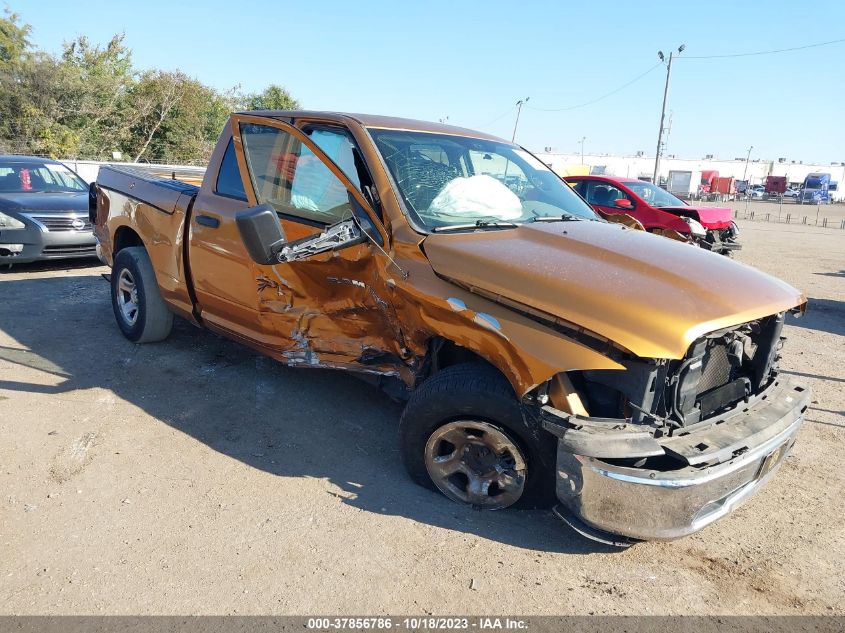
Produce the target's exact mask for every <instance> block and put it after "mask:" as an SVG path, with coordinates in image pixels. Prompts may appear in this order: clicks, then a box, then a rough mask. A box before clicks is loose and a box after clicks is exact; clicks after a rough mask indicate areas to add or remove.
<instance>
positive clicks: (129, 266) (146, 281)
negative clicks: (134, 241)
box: [111, 246, 173, 343]
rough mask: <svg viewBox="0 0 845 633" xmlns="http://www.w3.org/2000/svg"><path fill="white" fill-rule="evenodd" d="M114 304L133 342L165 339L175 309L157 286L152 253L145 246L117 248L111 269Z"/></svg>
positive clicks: (118, 322) (127, 335) (124, 330)
mask: <svg viewBox="0 0 845 633" xmlns="http://www.w3.org/2000/svg"><path fill="white" fill-rule="evenodd" d="M111 304H112V309H113V310H114V318H115V320H116V321H117V326H118V327H119V328H120V331H121V332H123V336H125V337H126V338H128V339H129V340H130V341H132V342H133V343H156V342H158V341H163V340H164V339H166V338H167V336H168V335H169V334H170V330H171V329H172V328H173V313H172V312H171V311H170V310H169V309H168V308H167V305H166V304H165V303H164V300H163V299H162V298H161V293H160V292H159V289H158V282H157V281H156V276H155V272H154V271H153V265H152V263H151V262H150V256H149V255H147V251H146V250H145V249H144V248H143V247H142V246H132V247H129V248H124V249H123V250H121V251H118V253H117V255H116V256H115V258H114V265H113V266H112V272H111Z"/></svg>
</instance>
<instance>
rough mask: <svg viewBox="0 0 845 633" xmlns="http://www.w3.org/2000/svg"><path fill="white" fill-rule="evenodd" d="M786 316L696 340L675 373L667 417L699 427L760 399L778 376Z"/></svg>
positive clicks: (755, 322) (669, 396)
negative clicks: (730, 408)
mask: <svg viewBox="0 0 845 633" xmlns="http://www.w3.org/2000/svg"><path fill="white" fill-rule="evenodd" d="M783 320H784V314H783V313H780V314H775V315H772V316H770V317H765V318H763V319H759V320H757V321H752V322H750V323H745V324H743V325H740V326H737V327H736V328H734V329H733V330H730V331H726V332H724V333H721V334H713V335H710V336H709V337H702V338H700V339H698V340H697V341H696V342H695V343H694V344H693V345H692V346H691V347H690V350H689V352H688V353H687V355H686V357H685V358H684V360H683V361H681V362H680V363H678V364H677V365H675V366H674V368H671V369H670V370H669V371H670V374H669V381H668V383H667V384H668V386H669V387H668V393H667V402H669V403H670V405H669V406H668V407H667V413H671V414H672V415H673V417H674V418H675V419H676V420H677V421H678V422H680V423H681V424H682V425H689V424H695V423H696V422H698V421H699V420H702V419H706V418H707V417H709V416H710V415H712V414H713V413H716V412H718V411H721V410H723V409H724V408H725V407H728V406H730V405H732V404H734V403H736V402H737V401H738V400H741V399H742V398H744V397H746V396H748V395H751V394H754V393H757V392H758V391H759V390H761V389H762V388H764V387H765V385H766V384H768V382H769V381H770V379H771V377H772V375H773V373H776V372H777V367H776V360H777V351H778V349H779V347H780V343H781V337H780V333H781V330H782V328H783Z"/></svg>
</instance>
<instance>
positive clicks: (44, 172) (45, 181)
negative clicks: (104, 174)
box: [0, 161, 88, 193]
mask: <svg viewBox="0 0 845 633" xmlns="http://www.w3.org/2000/svg"><path fill="white" fill-rule="evenodd" d="M87 189H88V185H86V184H85V182H84V181H83V180H82V179H81V178H80V177H79V176H77V175H76V174H75V173H73V172H72V171H71V170H70V169H68V168H67V167H65V166H64V165H62V164H61V163H36V162H32V161H26V162H3V163H0V193H54V192H55V193H78V192H81V191H86V190H87Z"/></svg>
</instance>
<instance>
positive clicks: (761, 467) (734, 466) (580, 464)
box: [557, 381, 811, 540]
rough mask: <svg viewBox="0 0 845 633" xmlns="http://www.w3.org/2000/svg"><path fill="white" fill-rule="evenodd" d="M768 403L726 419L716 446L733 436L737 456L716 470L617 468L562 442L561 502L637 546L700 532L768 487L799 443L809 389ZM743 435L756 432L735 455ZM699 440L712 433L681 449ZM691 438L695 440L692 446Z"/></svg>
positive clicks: (784, 392)
mask: <svg viewBox="0 0 845 633" xmlns="http://www.w3.org/2000/svg"><path fill="white" fill-rule="evenodd" d="M770 396H771V397H770V398H766V399H760V400H758V401H756V402H755V403H754V404H753V405H751V406H748V407H746V408H745V410H742V411H739V412H738V413H736V414H735V415H733V416H731V417H728V418H726V419H725V421H724V422H723V423H722V425H724V426H722V425H719V426H720V427H721V429H720V430H719V431H714V432H712V433H711V436H713V437H716V438H717V439H716V442H717V444H718V442H719V441H725V437H726V436H730V435H733V437H731V439H730V441H731V442H734V444H733V445H731V446H728V449H730V450H731V453H730V454H732V455H734V456H733V457H731V458H729V459H726V460H725V461H721V462H720V463H716V464H715V465H709V466H708V465H706V464H699V465H696V466H692V465H688V466H686V467H682V468H679V469H677V470H649V469H646V468H634V467H625V466H617V465H615V464H611V463H608V462H607V461H602V460H601V459H599V458H596V457H586V456H583V455H575V454H573V453H571V452H568V451H567V450H566V448H565V442H564V441H563V440H560V441H559V442H558V455H557V496H558V499H560V501H561V502H562V503H563V505H564V506H565V507H566V508H567V509H568V510H569V511H570V512H571V513H572V514H574V515H575V516H576V517H577V518H579V519H580V520H581V521H583V522H584V523H586V524H587V525H588V526H591V527H593V528H597V529H599V530H602V531H605V532H610V533H613V534H620V535H623V536H627V537H630V538H634V539H640V540H671V539H676V538H680V537H683V536H686V535H689V534H692V533H694V532H697V531H699V530H701V529H702V528H704V527H705V526H707V525H709V524H710V523H713V522H714V521H716V520H717V519H719V518H721V517H723V516H725V515H726V514H728V513H729V512H731V511H732V510H733V509H734V508H736V507H738V506H739V505H740V504H742V503H743V502H744V501H746V500H747V499H749V498H750V497H751V496H752V495H753V494H754V493H755V492H757V490H759V489H760V488H761V487H762V486H764V485H765V484H766V482H768V481H769V480H770V479H771V478H772V477H773V476H774V475H775V473H776V472H777V470H778V468H779V466H780V464H781V463H782V462H783V460H784V458H785V457H786V456H787V454H788V453H789V451H790V449H791V448H792V445H793V444H794V443H795V436H796V434H797V433H798V429H799V428H800V427H801V424H802V423H803V413H804V411H805V410H806V408H807V406H808V404H809V400H810V397H811V393H810V390H809V389H807V388H805V387H803V386H800V385H797V384H796V383H793V382H789V381H784V383H783V384H782V385H781V386H780V387H779V389H778V390H777V391H776V392H775V393H772V394H770ZM761 420H763V421H765V425H761V424H760V421H761ZM746 423H748V424H746ZM745 428H753V429H754V432H753V433H752V434H751V435H750V436H749V437H748V438H747V442H746V444H745V445H744V448H740V449H734V447H735V446H737V445H742V444H736V441H737V438H736V435H738V434H739V433H740V432H741V431H742V429H745ZM729 429H730V430H731V431H728V430H729ZM734 429H735V431H734ZM708 430H709V431H712V427H710V429H708ZM699 434H700V435H701V438H700V439H701V444H703V443H706V441H712V440H710V439H708V438H709V437H710V436H708V431H702V432H700V433H699V432H695V431H694V432H692V433H690V434H689V435H688V436H682V439H683V444H684V445H687V446H691V445H693V444H695V442H696V441H698V439H699V438H697V437H696V436H697V435H699ZM720 436H721V437H720ZM693 438H695V441H692V442H691V441H689V440H691V439H693ZM739 441H740V442H741V441H742V440H741V438H740V440H739ZM670 443H671V440H670V441H669V442H667V447H668V444H670ZM710 448H711V449H712V448H713V447H712V446H711V447H710ZM722 450H723V452H724V449H722ZM667 452H668V451H667ZM693 462H695V460H693Z"/></svg>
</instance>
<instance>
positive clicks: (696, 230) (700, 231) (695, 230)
mask: <svg viewBox="0 0 845 633" xmlns="http://www.w3.org/2000/svg"><path fill="white" fill-rule="evenodd" d="M682 219H683V221H684V222H686V223H687V224H688V225H689V230H690V232H691V233H692V234H693V235H695V236H697V237H704V236H706V235H707V229H705V228H704V226H702V224H701V222H699V221H698V220H693V219H692V218H688V217H683V218H682Z"/></svg>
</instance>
